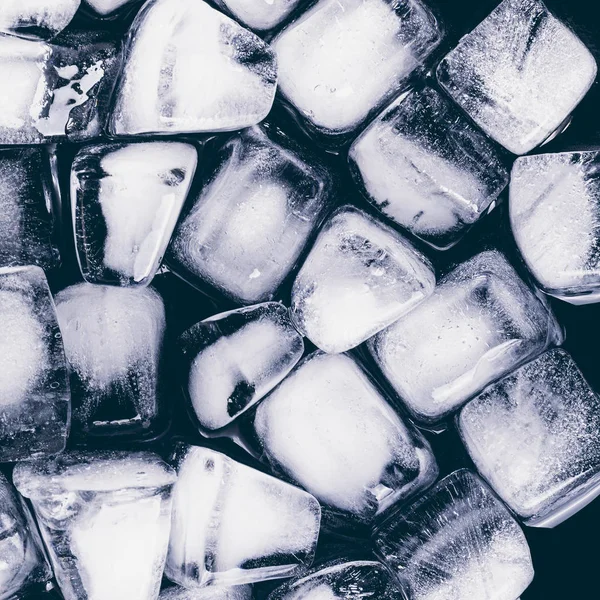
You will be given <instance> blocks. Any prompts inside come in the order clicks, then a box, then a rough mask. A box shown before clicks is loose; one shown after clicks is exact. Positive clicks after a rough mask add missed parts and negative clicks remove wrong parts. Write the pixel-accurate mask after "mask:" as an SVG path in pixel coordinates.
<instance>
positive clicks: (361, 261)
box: [291, 206, 435, 352]
mask: <svg viewBox="0 0 600 600" xmlns="http://www.w3.org/2000/svg"><path fill="white" fill-rule="evenodd" d="M434 286H435V275H434V273H433V269H432V267H431V265H430V264H429V262H428V261H427V259H426V258H425V257H424V256H423V255H421V254H420V253H419V252H417V251H416V250H415V249H414V248H413V247H412V246H411V244H410V243H409V242H408V241H407V240H405V239H404V238H403V237H402V236H401V235H400V234H398V233H396V232H395V231H393V230H392V229H391V228H389V227H387V225H384V224H383V223H382V222H380V221H377V220H375V219H373V218H372V217H370V216H369V215H367V214H366V213H364V212H362V211H360V210H358V209H357V208H354V207H352V206H345V207H342V208H341V209H339V210H338V211H336V212H335V213H334V215H333V216H332V217H331V218H330V220H329V221H328V222H327V223H326V224H325V225H324V227H323V229H322V230H321V232H320V233H319V237H318V238H317V240H316V242H315V244H314V246H313V248H312V249H311V251H310V254H309V255H308V257H307V258H306V260H305V262H304V264H303V265H302V268H301V269H300V272H299V273H298V275H297V277H296V280H295V281H294V286H293V289H292V308H291V311H292V318H293V319H294V322H295V323H296V325H297V327H298V330H299V331H301V332H302V333H303V334H304V335H306V336H307V337H308V338H309V339H310V340H311V341H312V342H313V343H314V344H315V345H316V346H318V347H319V348H321V349H322V350H324V351H326V352H344V351H346V350H349V349H350V348H353V347H355V346H357V345H358V344H360V343H361V342H364V341H365V340H366V339H367V338H369V337H371V336H372V335H374V334H375V333H377V332H378V331H381V330H382V329H383V328H384V327H387V326H388V325H390V324H391V323H393V322H394V321H395V320H396V319H398V318H399V317H401V316H402V315H404V314H406V313H407V312H409V311H410V310H412V309H413V308H414V307H415V306H417V305H418V304H419V303H420V302H422V301H423V300H425V298H427V297H428V296H430V295H431V294H432V293H433V289H434Z"/></svg>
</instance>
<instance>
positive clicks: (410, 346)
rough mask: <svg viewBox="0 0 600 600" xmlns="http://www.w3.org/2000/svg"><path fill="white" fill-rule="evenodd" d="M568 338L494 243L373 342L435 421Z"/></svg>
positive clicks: (414, 408) (399, 388)
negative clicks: (550, 346)
mask: <svg viewBox="0 0 600 600" xmlns="http://www.w3.org/2000/svg"><path fill="white" fill-rule="evenodd" d="M561 341H562V332H561V331H560V328H559V325H558V324H557V322H556V320H555V319H554V316H553V315H552V313H551V312H550V309H549V308H547V307H546V306H545V305H544V304H542V302H541V301H540V300H539V299H538V298H536V296H535V295H534V294H533V293H532V291H531V290H530V289H529V288H528V287H527V286H526V285H525V284H524V283H523V281H521V279H519V277H518V275H517V274H516V272H515V271H514V269H513V268H512V266H511V265H510V264H509V263H508V262H507V260H506V259H505V258H504V256H503V255H502V254H500V253H499V252H497V251H488V252H482V253H481V254H478V255H476V256H475V257H474V258H472V259H470V260H468V261H467V262H465V263H463V264H461V265H459V266H458V267H457V268H456V269H455V270H454V271H452V272H451V273H449V274H448V275H446V276H445V277H444V278H443V279H442V280H441V281H440V283H439V285H438V286H437V288H436V290H435V292H434V294H433V296H431V297H430V298H429V299H427V300H426V301H425V302H423V303H422V304H421V305H420V306H418V307H417V308H416V309H414V310H413V311H412V312H410V313H409V314H408V315H406V316H405V317H403V318H402V319H399V320H398V321H396V322H395V323H394V324H393V325H391V326H390V327H388V328H387V329H385V330H384V331H382V332H381V333H379V334H378V335H377V336H375V337H374V338H373V339H371V340H369V342H368V348H369V351H370V353H371V354H372V356H373V358H374V359H375V362H376V363H377V364H378V365H379V367H380V368H381V370H382V371H383V374H384V375H385V377H386V378H387V379H388V380H389V382H390V383H391V384H392V386H393V387H394V389H395V390H396V392H397V393H398V395H399V396H400V397H401V399H402V400H403V401H404V403H405V405H406V407H407V408H408V410H409V411H410V412H411V413H412V415H413V416H414V417H415V418H416V419H417V420H419V421H421V422H423V423H428V424H433V423H436V422H438V421H440V420H441V419H443V418H444V417H446V416H447V415H448V414H449V413H450V412H452V411H453V410H455V409H456V408H458V407H459V406H460V405H461V404H463V403H464V402H465V401H466V400H468V399H469V398H470V397H471V396H473V395H475V394H477V393H478V392H479V391H481V390H482V389H483V388H484V387H485V386H486V385H487V384H489V383H491V382H492V381H494V380H496V379H498V378H500V377H502V376H503V375H505V374H506V373H508V372H510V371H512V370H513V369H515V368H516V367H518V366H519V365H521V364H523V363H524V362H526V361H528V360H531V359H532V358H535V357H536V356H537V355H538V354H540V353H541V352H543V351H544V350H545V349H546V348H547V347H548V346H549V345H550V344H552V343H556V344H559V343H560V342H561Z"/></svg>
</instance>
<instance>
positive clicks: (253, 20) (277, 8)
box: [217, 0, 301, 32]
mask: <svg viewBox="0 0 600 600" xmlns="http://www.w3.org/2000/svg"><path fill="white" fill-rule="evenodd" d="M300 3H301V0H258V1H256V0H217V4H219V5H221V6H222V7H223V8H225V10H228V11H229V12H230V13H231V14H232V15H233V16H234V17H235V18H236V19H237V20H238V21H240V22H241V23H243V24H244V25H246V26H247V27H249V28H250V29H254V30H256V31H259V32H266V31H268V30H270V29H274V28H275V27H277V26H278V25H280V24H281V23H282V22H283V21H284V20H285V19H286V18H287V17H288V16H289V15H290V13H291V12H292V11H293V10H294V9H295V8H296V7H297V6H298V5H299V4H300Z"/></svg>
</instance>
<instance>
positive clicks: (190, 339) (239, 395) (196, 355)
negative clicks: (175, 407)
mask: <svg viewBox="0 0 600 600" xmlns="http://www.w3.org/2000/svg"><path fill="white" fill-rule="evenodd" d="M178 345H179V348H180V350H181V353H182V355H183V360H182V363H183V364H182V383H183V389H184V392H185V394H186V396H187V397H188V399H189V402H190V406H191V409H192V412H193V415H194V416H195V418H196V419H197V421H198V423H199V424H200V426H201V427H204V428H206V429H218V428H220V427H224V426H225V425H227V424H229V423H230V422H231V421H233V419H235V418H236V417H237V416H238V415H239V414H241V413H242V412H244V411H245V410H247V409H248V408H250V407H251V406H252V405H253V404H255V403H256V402H258V401H259V400H260V399H261V398H262V397H263V396H264V395H265V394H266V393H267V392H269V391H271V390H272V389H273V388H274V387H275V386H276V385H277V384H278V383H279V382H280V381H281V380H282V379H283V378H284V377H285V376H286V375H287V374H288V373H289V372H290V371H291V370H292V368H293V367H294V365H295V364H296V363H297V362H298V361H299V360H300V357H301V356H302V352H303V351H304V343H303V341H302V336H301V335H300V334H299V333H298V332H297V331H296V330H295V329H294V327H293V325H292V323H291V321H290V319H289V316H288V310H287V308H286V307H285V306H283V305H282V304H278V303H276V302H270V303H267V304H259V305H257V306H251V307H248V308H242V309H238V310H234V311H231V312H227V313H221V314H218V315H215V316H214V317H210V318H209V319H206V320H204V321H201V322H200V323H196V325H194V326H193V327H191V328H190V329H188V330H187V331H186V332H185V333H183V335H182V336H181V337H180V338H179V344H178Z"/></svg>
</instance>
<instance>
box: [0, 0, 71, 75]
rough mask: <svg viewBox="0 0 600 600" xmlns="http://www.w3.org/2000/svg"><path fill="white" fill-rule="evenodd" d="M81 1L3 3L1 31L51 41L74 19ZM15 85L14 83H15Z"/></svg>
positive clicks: (43, 0) (55, 0)
mask: <svg viewBox="0 0 600 600" xmlns="http://www.w3.org/2000/svg"><path fill="white" fill-rule="evenodd" d="M80 2H81V0H50V1H49V0H3V1H2V6H1V7H0V32H2V33H8V34H12V35H18V36H20V37H25V38H44V39H50V38H52V37H54V36H55V35H56V34H57V33H59V32H60V31H62V30H63V29H64V28H65V27H66V26H67V25H68V24H69V23H70V21H71V19H72V18H73V17H74V16H75V13H76V12H77V9H78V8H79V4H80ZM12 83H14V82H12Z"/></svg>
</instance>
